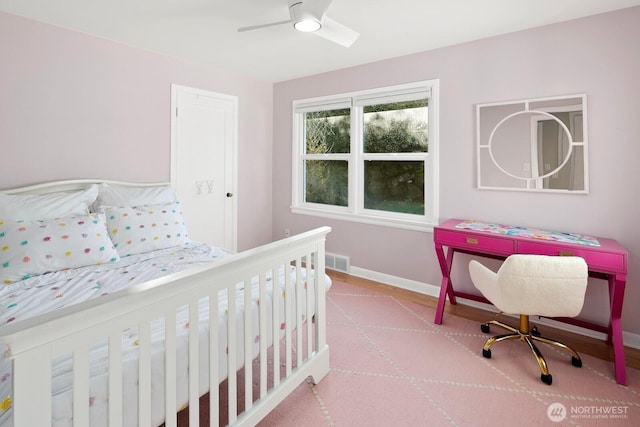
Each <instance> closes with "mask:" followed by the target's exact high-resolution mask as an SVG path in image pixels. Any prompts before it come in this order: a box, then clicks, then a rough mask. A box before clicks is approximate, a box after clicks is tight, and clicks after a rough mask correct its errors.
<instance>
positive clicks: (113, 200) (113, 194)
mask: <svg viewBox="0 0 640 427" xmlns="http://www.w3.org/2000/svg"><path fill="white" fill-rule="evenodd" d="M175 201H176V192H175V191H174V189H173V188H172V187H171V186H169V185H163V186H157V187H127V186H123V185H112V184H106V183H101V184H100V192H99V194H98V200H97V201H96V206H97V207H98V208H100V207H105V206H117V207H120V206H145V205H160V204H163V203H172V202H175ZM96 210H99V209H96Z"/></svg>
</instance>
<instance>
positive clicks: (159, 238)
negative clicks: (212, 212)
mask: <svg viewBox="0 0 640 427" xmlns="http://www.w3.org/2000/svg"><path fill="white" fill-rule="evenodd" d="M104 212H105V214H106V216H107V230H109V236H110V237H111V240H112V241H113V245H114V246H115V248H116V250H117V251H118V254H119V255H120V256H121V257H124V256H129V255H133V254H139V253H143V252H151V251H155V250H158V249H164V248H170V247H173V246H180V245H184V244H185V243H188V242H189V239H188V237H187V228H186V226H185V224H184V219H183V218H182V205H181V204H180V202H173V203H166V204H162V205H151V206H136V207H107V208H104Z"/></svg>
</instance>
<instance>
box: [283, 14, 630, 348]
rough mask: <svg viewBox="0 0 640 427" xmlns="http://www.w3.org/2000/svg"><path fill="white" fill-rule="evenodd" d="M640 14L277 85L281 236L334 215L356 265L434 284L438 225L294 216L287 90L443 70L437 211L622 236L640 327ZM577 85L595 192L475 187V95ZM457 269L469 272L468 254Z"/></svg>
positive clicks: (377, 82) (307, 91) (331, 246)
mask: <svg viewBox="0 0 640 427" xmlns="http://www.w3.org/2000/svg"><path fill="white" fill-rule="evenodd" d="M638 22H640V7H636V8H631V9H626V10H621V11H618V12H613V13H609V14H603V15H599V16H593V17H589V18H584V19H579V20H575V21H571V22H567V23H563V24H558V25H551V26H546V27H541V28H538V29H533V30H529V31H522V32H517V33H512V34H509V35H505V36H499V37H493V38H489V39H484V40H479V41H474V42H470V43H465V44H460V45H456V46H451V47H447V48H443V49H437V50H432V51H427V52H423V53H419V54H415V55H410V56H405V57H400V58H396V59H392V60H387V61H382V62H378V63H372V64H367V65H363V66H359V67H353V68H349V69H344V70H340V71H336V72H330V73H325V74H321V75H316V76H310V77H307V78H301V79H297V80H292V81H287V82H282V83H279V84H276V85H275V87H274V156H273V159H274V163H273V166H274V168H273V173H274V193H273V206H274V235H275V236H279V235H282V233H283V230H284V228H285V227H286V228H290V229H291V231H292V232H298V231H301V230H304V229H308V228H311V227H314V226H317V225H321V224H328V225H331V226H332V227H333V232H332V233H331V234H330V236H329V239H328V244H327V249H328V250H329V251H330V252H334V253H338V254H345V255H349V256H350V257H351V264H352V265H355V266H357V267H361V268H364V269H368V270H371V271H376V272H381V273H386V274H390V275H394V276H398V277H402V278H407V279H412V280H416V281H419V282H424V283H429V284H436V285H438V284H439V283H440V278H441V276H440V271H439V268H438V266H437V260H436V258H435V253H434V251H433V246H432V239H433V236H432V234H431V233H422V232H413V231H407V230H400V229H394V228H387V227H377V226H372V225H365V224H358V223H350V222H344V221H337V220H327V219H323V218H317V217H311V216H304V215H293V214H291V212H290V210H289V206H290V203H291V184H290V181H291V101H292V100H294V99H301V98H309V97H315V96H322V95H328V94H334V93H340V92H348V91H357V90H361V89H366V88H374V87H379V86H387V85H394V84H401V83H406V82H412V81H417V80H425V79H432V78H439V79H440V217H441V220H444V219H447V218H457V217H460V218H474V219H479V220H486V221H497V222H504V223H511V224H515V225H523V226H535V227H541V228H549V229H554V230H561V231H569V232H579V233H586V234H593V235H596V236H603V237H611V238H614V239H617V240H618V241H619V242H620V243H621V244H622V245H623V246H625V247H626V248H627V250H628V251H629V259H630V265H629V276H628V279H629V286H628V287H627V293H626V300H625V306H624V312H623V328H624V330H625V331H628V332H632V333H634V334H640V310H639V308H640V302H639V301H640V264H639V263H638V257H639V256H640V227H639V226H638V218H639V214H640V200H639V198H638V190H637V188H636V187H637V183H638V182H640V168H639V167H638V166H637V162H638V159H640V144H639V143H638V136H639V135H640V120H639V119H638V113H639V112H640V78H638V76H640V48H639V45H638V40H640V25H638ZM582 92H585V93H586V94H587V100H588V121H589V122H588V132H589V144H590V145H589V152H590V162H589V168H590V186H591V191H590V194H589V195H586V196H585V195H581V196H580V195H562V194H527V193H519V192H500V191H490V190H483V191H480V190H478V189H477V188H476V183H475V177H476V167H475V154H474V144H475V104H477V103H484V102H493V101H503V100H513V99H520V98H534V97H544V96H553V95H565V94H573V93H582ZM399 254H401V255H399ZM463 261H464V262H463ZM454 268H455V269H456V270H457V271H456V274H457V275H458V276H460V277H464V276H465V274H466V273H465V272H466V260H465V259H464V258H463V257H461V258H460V259H458V261H457V262H456V263H454ZM463 281H466V280H463ZM594 283H600V284H602V286H590V287H589V291H588V295H587V306H586V308H585V312H584V315H585V316H586V317H589V318H591V319H595V320H600V319H601V318H604V319H606V313H607V310H608V301H607V297H606V295H607V294H606V287H605V286H604V282H602V281H599V282H594ZM636 344H640V341H639V342H638V343H636Z"/></svg>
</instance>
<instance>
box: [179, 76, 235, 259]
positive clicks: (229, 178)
mask: <svg viewBox="0 0 640 427" xmlns="http://www.w3.org/2000/svg"><path fill="white" fill-rule="evenodd" d="M237 111H238V100H237V98H236V97H234V96H229V95H223V94H219V93H214V92H209V91H205V90H201V89H194V88H189V87H185V86H179V85H172V86H171V113H172V115H171V183H172V185H173V186H174V188H175V190H176V193H177V196H178V200H180V201H181V202H182V208H183V210H182V212H183V215H184V220H185V223H186V226H187V230H188V233H189V237H190V238H191V239H192V240H194V241H199V242H206V243H209V244H212V245H215V246H220V247H223V248H226V249H229V250H232V251H235V250H236V206H237V203H236V197H235V196H236V195H235V190H236V188H235V187H236V170H237V168H236V159H237V156H236V145H237Z"/></svg>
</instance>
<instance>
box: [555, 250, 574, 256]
mask: <svg viewBox="0 0 640 427" xmlns="http://www.w3.org/2000/svg"><path fill="white" fill-rule="evenodd" d="M558 255H559V256H573V252H571V251H558Z"/></svg>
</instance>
